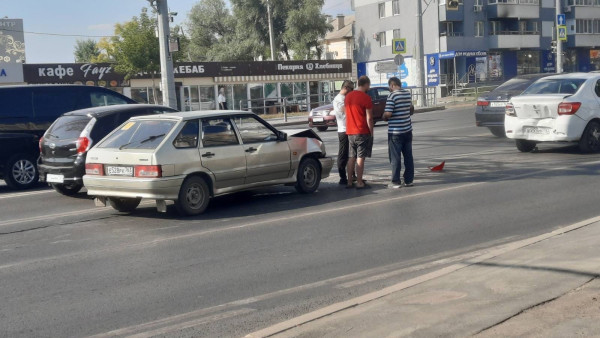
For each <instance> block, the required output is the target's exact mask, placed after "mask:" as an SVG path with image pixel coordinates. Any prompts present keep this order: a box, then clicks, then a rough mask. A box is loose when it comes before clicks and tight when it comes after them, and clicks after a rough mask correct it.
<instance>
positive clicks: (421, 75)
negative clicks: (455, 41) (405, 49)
mask: <svg viewBox="0 0 600 338" xmlns="http://www.w3.org/2000/svg"><path fill="white" fill-rule="evenodd" d="M417 32H418V33H417V39H418V41H417V43H418V45H419V48H417V74H418V77H417V87H419V88H420V90H421V95H420V96H419V100H418V101H417V104H418V105H419V106H420V107H425V106H426V105H427V88H425V86H426V84H425V69H424V67H423V57H424V54H425V48H424V46H423V44H424V41H423V3H422V0H417Z"/></svg>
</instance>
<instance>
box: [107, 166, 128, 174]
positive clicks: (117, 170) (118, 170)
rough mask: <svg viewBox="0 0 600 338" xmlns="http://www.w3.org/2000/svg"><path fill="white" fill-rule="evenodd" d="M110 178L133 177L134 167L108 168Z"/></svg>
mask: <svg viewBox="0 0 600 338" xmlns="http://www.w3.org/2000/svg"><path fill="white" fill-rule="evenodd" d="M106 174H107V175H108V176H133V167H113V166H106Z"/></svg>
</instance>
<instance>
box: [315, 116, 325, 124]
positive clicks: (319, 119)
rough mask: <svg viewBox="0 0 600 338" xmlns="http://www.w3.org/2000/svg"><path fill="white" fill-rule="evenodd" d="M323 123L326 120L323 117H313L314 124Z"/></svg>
mask: <svg viewBox="0 0 600 338" xmlns="http://www.w3.org/2000/svg"><path fill="white" fill-rule="evenodd" d="M323 121H325V120H324V119H323V118H322V117H313V123H314V122H317V123H318V122H323Z"/></svg>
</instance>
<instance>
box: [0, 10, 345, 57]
mask: <svg viewBox="0 0 600 338" xmlns="http://www.w3.org/2000/svg"><path fill="white" fill-rule="evenodd" d="M197 2H198V0H168V3H169V9H170V11H171V12H177V13H178V15H177V16H176V17H175V21H174V24H185V22H186V20H187V14H188V13H189V11H190V9H191V8H192V7H193V6H194V4H196V3H197ZM148 4H149V3H148V0H0V18H4V17H8V18H10V19H23V26H24V31H25V57H26V62H27V63H69V62H74V56H73V50H74V46H75V42H76V41H77V40H78V39H87V38H88V37H92V38H93V39H95V40H99V39H100V36H106V35H112V33H113V32H114V25H115V24H116V23H122V22H125V21H128V20H130V19H131V18H132V17H133V16H137V15H139V13H140V10H141V8H142V7H148ZM323 12H324V13H326V14H331V15H336V14H338V13H341V14H348V13H351V10H350V0H325V6H323ZM38 33H44V34H38ZM49 34H57V35H49ZM61 35H81V36H78V37H75V36H61Z"/></svg>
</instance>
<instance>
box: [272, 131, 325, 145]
mask: <svg viewBox="0 0 600 338" xmlns="http://www.w3.org/2000/svg"><path fill="white" fill-rule="evenodd" d="M281 131H282V132H284V133H286V134H287V136H288V137H306V138H314V139H317V140H319V141H321V142H323V140H322V139H321V137H319V135H318V134H317V133H315V132H314V130H312V129H310V128H307V129H283V130H281Z"/></svg>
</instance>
